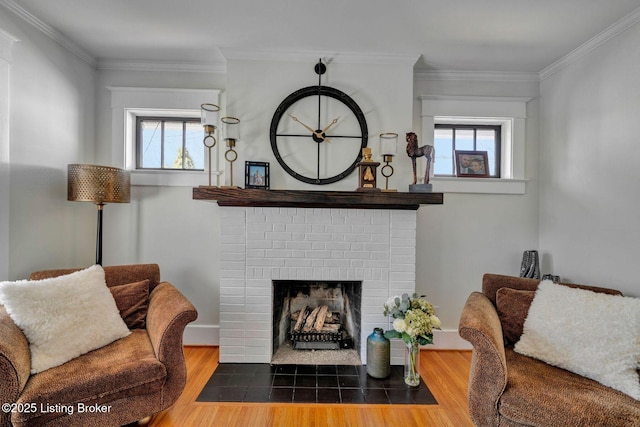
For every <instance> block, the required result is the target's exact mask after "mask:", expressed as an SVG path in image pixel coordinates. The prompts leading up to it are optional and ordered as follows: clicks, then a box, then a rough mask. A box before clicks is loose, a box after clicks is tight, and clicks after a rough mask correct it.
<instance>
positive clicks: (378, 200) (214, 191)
mask: <svg viewBox="0 0 640 427" xmlns="http://www.w3.org/2000/svg"><path fill="white" fill-rule="evenodd" d="M193 199H194V200H209V201H215V202H217V203H218V205H219V206H245V207H248V206H254V207H294V208H348V209H399V210H416V209H418V208H419V207H420V205H441V204H442V203H443V199H444V198H443V194H442V193H404V192H357V191H304V190H262V189H242V188H218V187H195V188H194V189H193Z"/></svg>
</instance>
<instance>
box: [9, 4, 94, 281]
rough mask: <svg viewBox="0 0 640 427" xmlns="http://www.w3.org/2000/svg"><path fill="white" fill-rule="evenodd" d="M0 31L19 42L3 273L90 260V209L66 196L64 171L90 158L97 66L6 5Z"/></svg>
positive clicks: (12, 89)
mask: <svg viewBox="0 0 640 427" xmlns="http://www.w3.org/2000/svg"><path fill="white" fill-rule="evenodd" d="M0 29H2V30H3V31H5V32H7V33H10V34H12V35H13V36H15V37H16V38H17V39H19V40H20V41H19V42H17V43H15V45H14V46H13V51H12V62H11V66H10V83H9V95H10V98H9V102H10V104H9V108H10V118H9V145H10V147H9V151H10V171H9V173H10V179H9V183H10V184H9V210H8V212H9V251H8V252H9V255H8V256H9V260H8V266H9V268H8V277H9V278H10V279H17V278H25V277H26V276H28V274H29V273H30V272H31V271H33V270H36V269H43V268H54V267H64V266H70V265H89V264H91V263H92V262H93V261H92V258H93V256H92V255H89V256H85V254H92V253H95V252H94V250H93V248H95V246H94V245H95V240H94V239H95V218H96V208H95V207H93V206H90V205H87V204H84V203H82V204H81V203H72V202H68V201H67V200H66V199H67V188H66V185H67V184H66V175H67V172H66V170H67V164H68V163H76V162H86V161H90V160H92V157H93V143H94V120H95V113H94V111H95V96H94V93H95V71H94V70H93V68H92V67H91V66H90V65H88V64H87V63H85V62H83V61H82V60H80V59H78V57H76V56H74V55H72V54H71V53H70V52H69V51H67V50H66V49H64V48H62V47H61V46H60V45H59V44H57V43H55V42H54V41H52V40H51V39H50V38H48V37H47V36H45V35H44V34H43V33H41V32H40V31H38V30H36V29H35V28H33V27H31V26H30V25H27V24H24V23H23V21H21V20H19V19H16V17H15V16H13V15H12V14H11V13H9V12H5V11H4V10H0ZM3 202H4V201H3ZM2 214H3V215H6V210H5V209H3V210H2ZM3 219H4V220H6V218H3Z"/></svg>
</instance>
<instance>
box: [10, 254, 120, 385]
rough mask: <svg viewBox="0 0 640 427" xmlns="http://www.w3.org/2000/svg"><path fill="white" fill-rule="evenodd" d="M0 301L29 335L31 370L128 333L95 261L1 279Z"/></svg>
mask: <svg viewBox="0 0 640 427" xmlns="http://www.w3.org/2000/svg"><path fill="white" fill-rule="evenodd" d="M0 303H2V304H3V305H4V306H5V308H6V310H7V313H8V314H9V316H11V319H12V320H13V321H14V322H15V323H16V325H17V326H18V327H19V328H20V329H21V330H22V331H23V333H24V335H25V336H26V338H27V340H28V341H29V348H30V351H31V373H32V374H35V373H38V372H42V371H45V370H47V369H50V368H52V367H55V366H59V365H61V364H63V363H65V362H67V361H69V360H71V359H73V358H75V357H78V356H80V355H82V354H84V353H87V352H88V351H91V350H94V349H97V348H100V347H103V346H105V345H107V344H109V343H111V342H113V341H115V340H117V339H119V338H123V337H125V336H127V335H129V334H130V333H131V332H130V331H129V329H128V328H127V325H126V324H125V323H124V321H123V320H122V318H121V317H120V313H119V311H118V308H117V307H116V303H115V301H114V299H113V297H112V295H111V292H109V289H108V288H107V286H106V283H105V276H104V270H103V269H102V267H101V266H99V265H95V266H92V267H89V268H88V269H85V270H80V271H77V272H75V273H71V274H69V275H64V276H60V277H56V278H50V279H44V280H36V281H29V280H20V281H16V282H2V283H0Z"/></svg>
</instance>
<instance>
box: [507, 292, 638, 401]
mask: <svg viewBox="0 0 640 427" xmlns="http://www.w3.org/2000/svg"><path fill="white" fill-rule="evenodd" d="M515 351H516V352H518V353H521V354H524V355H525V356H530V357H533V358H536V359H539V360H542V361H544V362H546V363H549V364H550V365H554V366H558V367H560V368H563V369H566V370H568V371H571V372H574V373H576V374H579V375H582V376H584V377H587V378H591V379H592V380H595V381H598V382H599V383H601V384H604V385H606V386H608V387H611V388H613V389H616V390H619V391H621V392H623V393H626V394H628V395H629V396H631V397H633V398H634V399H637V400H640V380H639V378H638V373H637V371H636V369H638V366H639V365H640V298H631V297H623V296H619V295H608V294H601V293H596V292H592V291H587V290H583V289H574V288H569V287H567V286H562V285H557V284H555V283H553V282H551V281H549V280H545V281H543V282H541V283H540V285H539V286H538V290H537V291H536V295H535V297H534V299H533V302H532V303H531V307H530V308H529V314H528V315H527V319H526V320H525V322H524V330H523V333H522V336H521V338H520V341H518V342H517V343H516V345H515Z"/></svg>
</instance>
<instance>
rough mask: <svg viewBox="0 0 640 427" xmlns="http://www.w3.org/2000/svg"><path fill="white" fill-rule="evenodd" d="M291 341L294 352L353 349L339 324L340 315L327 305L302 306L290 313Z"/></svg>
mask: <svg viewBox="0 0 640 427" xmlns="http://www.w3.org/2000/svg"><path fill="white" fill-rule="evenodd" d="M290 338H291V341H292V342H293V348H294V349H296V350H339V349H344V348H352V347H353V339H351V338H350V337H349V336H348V334H347V332H346V330H345V329H344V328H343V326H342V324H341V323H340V313H337V312H332V311H331V310H330V309H329V306H327V305H320V306H318V307H315V308H312V307H309V306H304V307H303V308H302V309H301V310H299V311H296V312H295V313H291V333H290Z"/></svg>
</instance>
